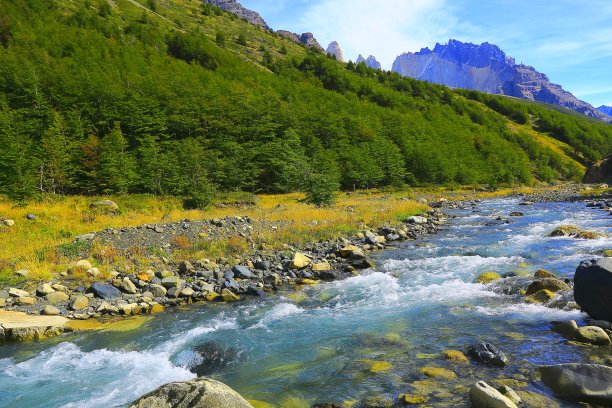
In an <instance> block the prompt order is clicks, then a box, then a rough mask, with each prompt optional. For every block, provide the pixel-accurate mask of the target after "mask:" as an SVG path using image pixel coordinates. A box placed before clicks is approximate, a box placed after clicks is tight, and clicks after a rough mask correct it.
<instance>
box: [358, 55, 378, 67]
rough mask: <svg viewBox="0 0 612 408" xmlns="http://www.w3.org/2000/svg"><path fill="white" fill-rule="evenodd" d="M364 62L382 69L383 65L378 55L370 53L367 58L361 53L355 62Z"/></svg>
mask: <svg viewBox="0 0 612 408" xmlns="http://www.w3.org/2000/svg"><path fill="white" fill-rule="evenodd" d="M362 62H363V63H365V64H366V66H367V67H368V68H374V69H382V65H381V64H380V62H378V60H377V59H376V57H375V56H373V55H370V56H369V57H368V58H367V59H366V58H363V55H361V54H359V57H357V61H355V63H356V64H360V63H362Z"/></svg>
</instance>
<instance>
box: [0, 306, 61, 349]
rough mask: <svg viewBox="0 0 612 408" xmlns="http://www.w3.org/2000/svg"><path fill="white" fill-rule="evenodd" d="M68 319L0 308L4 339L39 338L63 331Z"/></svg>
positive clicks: (0, 321)
mask: <svg viewBox="0 0 612 408" xmlns="http://www.w3.org/2000/svg"><path fill="white" fill-rule="evenodd" d="M66 323H68V319H66V318H64V317H61V316H33V315H28V314H26V313H22V312H12V311H6V310H0V328H2V330H3V331H4V337H5V340H6V341H28V340H41V339H45V338H47V337H52V336H56V335H58V334H61V333H63V332H64V329H65V325H66Z"/></svg>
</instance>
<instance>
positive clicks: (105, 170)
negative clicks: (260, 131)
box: [98, 122, 135, 194]
mask: <svg viewBox="0 0 612 408" xmlns="http://www.w3.org/2000/svg"><path fill="white" fill-rule="evenodd" d="M134 169H135V162H134V159H133V158H132V156H131V155H130V153H129V152H128V143H127V140H126V139H125V137H124V136H123V132H122V131H121V126H120V125H119V123H118V122H116V123H115V125H114V126H113V129H112V130H111V131H110V133H109V134H107V135H106V136H104V138H102V140H101V142H100V170H99V172H98V181H99V183H100V185H101V186H102V192H103V193H105V194H110V193H127V192H128V191H129V189H130V187H131V186H132V184H133V182H134V176H135V172H134Z"/></svg>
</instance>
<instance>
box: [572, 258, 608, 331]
mask: <svg viewBox="0 0 612 408" xmlns="http://www.w3.org/2000/svg"><path fill="white" fill-rule="evenodd" d="M611 293H612V258H602V259H598V260H590V261H584V262H582V263H581V264H580V266H578V269H576V274H575V275H574V299H575V300H576V303H578V305H579V306H580V307H581V308H582V310H584V311H585V312H587V313H588V314H589V315H590V316H591V317H593V318H595V319H597V320H607V321H608V322H612V296H610V294H611Z"/></svg>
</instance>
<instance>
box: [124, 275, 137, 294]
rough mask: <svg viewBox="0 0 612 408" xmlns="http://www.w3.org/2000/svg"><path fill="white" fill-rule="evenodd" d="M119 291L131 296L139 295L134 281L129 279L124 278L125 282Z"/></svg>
mask: <svg viewBox="0 0 612 408" xmlns="http://www.w3.org/2000/svg"><path fill="white" fill-rule="evenodd" d="M119 289H121V290H122V291H123V292H125V293H128V294H130V295H135V294H136V293H138V289H136V285H134V284H133V283H132V281H131V280H129V278H124V279H123V281H121V284H119Z"/></svg>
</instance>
